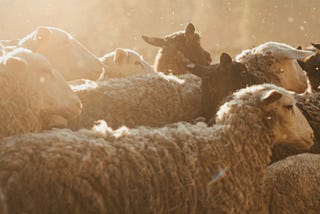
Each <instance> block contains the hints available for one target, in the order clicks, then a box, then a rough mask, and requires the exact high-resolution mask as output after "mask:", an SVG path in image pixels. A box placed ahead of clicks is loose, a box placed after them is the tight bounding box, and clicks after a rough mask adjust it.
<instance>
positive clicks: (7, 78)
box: [0, 48, 81, 138]
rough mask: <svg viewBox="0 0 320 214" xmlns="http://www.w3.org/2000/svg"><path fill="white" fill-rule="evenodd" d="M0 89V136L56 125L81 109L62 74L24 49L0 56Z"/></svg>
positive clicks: (38, 56)
mask: <svg viewBox="0 0 320 214" xmlns="http://www.w3.org/2000/svg"><path fill="white" fill-rule="evenodd" d="M0 91H1V93H0V118H1V120H0V138H1V137H3V136H8V135H14V134H22V133H26V132H31V131H39V130H41V129H43V128H45V127H48V126H55V125H57V124H55V123H57V122H59V123H60V121H61V120H69V119H72V118H74V117H75V116H77V115H79V114H80V112H81V102H80V100H79V98H78V97H77V96H76V95H75V94H74V92H73V91H72V90H71V89H70V87H69V86H68V84H67V83H66V81H65V80H64V79H63V78H62V77H61V75H60V74H59V73H58V72H56V71H55V70H54V69H52V66H51V65H50V63H49V62H48V60H47V59H46V58H45V57H43V56H42V55H40V54H37V53H33V52H31V51H30V50H27V49H23V48H18V49H15V50H14V51H12V52H10V53H7V54H6V55H4V56H3V57H1V58H0ZM58 120H59V121H58ZM59 125H60V124H59Z"/></svg>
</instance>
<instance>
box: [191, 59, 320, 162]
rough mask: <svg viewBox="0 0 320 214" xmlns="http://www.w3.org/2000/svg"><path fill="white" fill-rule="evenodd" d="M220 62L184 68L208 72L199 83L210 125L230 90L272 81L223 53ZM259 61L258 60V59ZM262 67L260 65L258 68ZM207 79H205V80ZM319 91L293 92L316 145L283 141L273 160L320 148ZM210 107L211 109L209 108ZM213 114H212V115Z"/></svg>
mask: <svg viewBox="0 0 320 214" xmlns="http://www.w3.org/2000/svg"><path fill="white" fill-rule="evenodd" d="M220 62H221V63H220V64H216V65H211V66H210V67H203V66H199V65H195V64H193V63H189V64H187V65H186V68H187V69H188V70H189V71H190V72H191V73H193V74H196V75H197V76H201V75H203V76H209V77H210V79H209V81H207V80H205V79H204V78H202V84H204V85H207V86H206V87H202V93H203V95H202V97H203V101H202V108H201V109H204V110H207V115H209V116H208V117H207V118H206V119H207V121H209V122H208V124H209V125H211V124H212V123H214V119H211V120H210V116H211V115H215V114H216V109H217V107H218V106H219V105H220V104H221V103H223V102H224V101H225V100H228V95H229V94H232V93H233V92H235V91H236V90H238V89H240V88H242V87H245V86H247V85H253V84H261V83H265V82H272V79H273V78H270V79H271V80H270V79H269V81H268V78H269V76H266V75H263V72H260V71H259V72H258V73H256V72H252V71H250V70H246V69H244V68H243V67H242V66H241V65H240V64H235V63H234V62H232V59H231V57H230V56H229V55H228V54H226V53H223V54H222V55H221V58H220ZM260 64H261V62H260ZM261 70H262V69H261ZM206 81H207V82H206ZM319 96H320V94H318V93H316V94H310V93H305V94H303V95H295V97H296V99H297V105H298V107H299V108H300V110H301V111H302V112H303V114H304V115H305V117H306V118H307V120H308V121H309V123H310V125H311V127H312V128H313V130H314V132H315V136H316V142H315V145H314V146H313V147H312V148H310V149H308V150H301V149H296V148H288V147H287V146H285V145H277V146H276V147H274V148H273V150H272V158H271V159H272V162H275V161H278V160H281V159H283V158H285V157H287V156H289V155H294V154H298V153H301V152H305V151H308V152H312V153H319V152H320V132H319V130H320V125H319V124H320V122H319V121H320V117H319V116H318V115H319V111H320V102H319V101H318V100H320V97H319ZM210 109H212V110H210ZM213 118H214V117H213ZM196 121H197V120H196Z"/></svg>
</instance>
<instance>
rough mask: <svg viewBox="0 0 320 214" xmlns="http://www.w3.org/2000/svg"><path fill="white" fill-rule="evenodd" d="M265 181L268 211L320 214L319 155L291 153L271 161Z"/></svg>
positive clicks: (292, 213) (283, 213)
mask: <svg viewBox="0 0 320 214" xmlns="http://www.w3.org/2000/svg"><path fill="white" fill-rule="evenodd" d="M265 182H266V201H267V204H269V211H270V213H275V214H277V213H281V214H285V213H287V214H295V213H297V214H298V213H308V214H309V213H310V214H313V213H314V214H316V213H319V210H320V155H319V154H308V153H305V154H299V155H294V156H291V157H288V158H286V159H284V160H281V161H279V162H277V163H274V164H271V165H270V166H268V168H267V170H266V181H265Z"/></svg>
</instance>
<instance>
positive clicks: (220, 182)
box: [0, 85, 313, 214]
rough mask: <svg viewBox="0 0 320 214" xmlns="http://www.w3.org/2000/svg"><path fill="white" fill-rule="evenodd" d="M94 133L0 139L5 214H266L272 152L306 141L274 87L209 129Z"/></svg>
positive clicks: (232, 107) (252, 91)
mask: <svg viewBox="0 0 320 214" xmlns="http://www.w3.org/2000/svg"><path fill="white" fill-rule="evenodd" d="M283 124H286V125H283ZM96 130H100V133H95V132H93V131H88V130H82V131H79V132H71V131H70V130H53V131H48V132H43V133H33V134H27V135H24V136H18V137H9V138H5V139H3V140H2V141H1V142H0V182H1V185H2V187H3V194H4V195H5V198H6V203H7V206H8V210H10V213H13V214H14V213H34V214H37V213H46V212H51V213H228V214H229V213H264V211H266V209H267V207H266V206H265V205H266V204H265V203H263V201H264V171H265V168H266V167H267V164H268V163H269V161H270V155H271V147H272V146H273V145H274V144H278V143H280V142H290V144H291V145H295V146H300V147H310V146H311V145H312V138H313V137H312V129H311V128H310V126H309V125H308V122H307V121H306V119H305V118H304V117H303V115H302V114H301V112H300V111H299V110H298V109H297V107H296V106H295V101H294V98H293V96H292V95H291V94H290V93H289V92H288V91H286V90H284V89H282V88H279V87H276V86H274V85H259V86H253V87H250V88H246V89H243V90H240V91H239V92H237V93H235V94H234V95H233V98H232V100H231V101H230V102H227V103H225V104H224V105H223V106H222V107H221V108H220V111H219V112H218V114H217V124H216V125H215V126H213V127H207V126H206V125H205V124H204V123H199V124H197V125H192V124H189V123H177V124H172V125H169V126H166V127H163V128H147V127H140V128H137V129H129V130H128V129H127V130H124V131H123V132H122V133H121V132H119V130H118V131H116V132H111V131H102V130H104V129H103V127H101V126H100V127H97V128H96ZM282 133H286V134H285V135H284V134H282Z"/></svg>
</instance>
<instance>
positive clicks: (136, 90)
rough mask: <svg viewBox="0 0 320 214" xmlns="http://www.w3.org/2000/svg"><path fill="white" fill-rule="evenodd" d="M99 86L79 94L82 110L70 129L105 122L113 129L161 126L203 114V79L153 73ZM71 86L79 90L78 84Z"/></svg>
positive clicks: (71, 122)
mask: <svg viewBox="0 0 320 214" xmlns="http://www.w3.org/2000/svg"><path fill="white" fill-rule="evenodd" d="M96 84H97V87H96V88H92V87H89V88H87V89H85V90H79V91H76V94H77V95H78V96H79V98H80V99H81V101H82V104H83V111H82V113H81V115H79V117H77V118H75V119H74V120H72V121H70V123H69V128H71V129H73V130H78V129H79V128H90V127H92V126H93V124H94V121H96V120H105V121H106V122H107V123H108V125H109V126H110V127H113V128H117V127H120V126H122V125H125V126H128V127H136V126H139V125H146V126H161V125H164V124H168V123H172V122H178V121H192V120H193V119H194V118H196V117H198V116H199V115H200V113H201V112H200V111H201V109H200V105H201V96H200V94H201V90H200V79H199V78H198V77H195V76H194V75H190V74H187V75H184V76H182V77H181V78H178V77H175V76H173V75H164V74H161V73H156V72H154V73H151V74H141V75H135V76H131V77H127V78H113V79H110V80H108V81H98V82H97V83H96ZM80 85H81V84H80ZM71 87H72V88H74V89H75V88H77V87H78V86H77V83H71ZM78 88H79V87H78Z"/></svg>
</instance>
